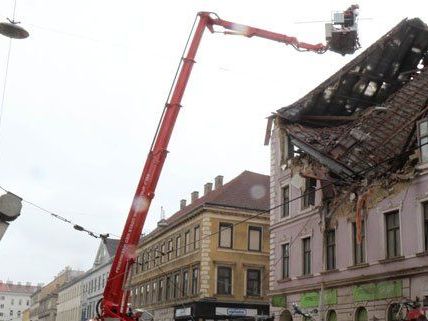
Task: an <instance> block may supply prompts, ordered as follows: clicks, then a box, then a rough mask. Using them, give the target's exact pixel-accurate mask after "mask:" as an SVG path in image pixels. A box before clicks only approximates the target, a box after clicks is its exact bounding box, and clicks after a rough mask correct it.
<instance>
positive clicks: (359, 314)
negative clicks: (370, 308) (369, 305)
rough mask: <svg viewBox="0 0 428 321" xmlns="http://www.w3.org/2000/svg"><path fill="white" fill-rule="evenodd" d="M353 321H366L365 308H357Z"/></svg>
mask: <svg viewBox="0 0 428 321" xmlns="http://www.w3.org/2000/svg"><path fill="white" fill-rule="evenodd" d="M355 321H368V317H367V310H366V308H363V307H359V308H358V309H357V311H356V312H355Z"/></svg>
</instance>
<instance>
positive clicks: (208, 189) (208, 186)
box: [204, 183, 213, 195]
mask: <svg viewBox="0 0 428 321" xmlns="http://www.w3.org/2000/svg"><path fill="white" fill-rule="evenodd" d="M212 190H213V183H206V184H205V185H204V195H207V194H208V193H209V192H211V191H212Z"/></svg>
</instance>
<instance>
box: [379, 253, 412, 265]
mask: <svg viewBox="0 0 428 321" xmlns="http://www.w3.org/2000/svg"><path fill="white" fill-rule="evenodd" d="M404 260H405V257H404V255H401V256H397V257H391V258H388V259H383V260H379V261H378V262H379V263H380V264H388V263H392V262H399V261H404Z"/></svg>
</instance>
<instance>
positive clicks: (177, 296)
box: [129, 171, 269, 321]
mask: <svg viewBox="0 0 428 321" xmlns="http://www.w3.org/2000/svg"><path fill="white" fill-rule="evenodd" d="M137 254H138V259H137V264H135V267H134V269H133V274H132V276H131V278H130V282H129V287H130V290H131V296H130V302H131V303H132V304H133V306H134V307H142V308H143V309H145V310H146V311H147V312H148V313H149V314H151V315H152V316H153V319H154V320H155V321H167V320H168V321H169V320H173V319H174V320H212V319H239V318H243V317H246V318H250V319H251V318H254V317H256V316H261V315H264V316H267V315H269V304H268V297H267V290H268V282H267V281H268V278H267V277H268V267H269V176H266V175H261V174H257V173H253V172H249V171H244V172H243V173H241V174H240V175H239V176H237V177H236V178H234V179H233V180H231V181H230V182H228V183H227V184H223V177H222V176H217V177H216V178H215V183H214V189H213V184H212V183H207V184H205V186H204V193H203V195H202V196H201V197H199V193H198V192H197V191H195V192H193V193H192V194H191V202H190V204H186V200H181V202H180V210H179V211H178V212H176V213H175V214H173V215H172V216H171V217H169V218H168V219H166V220H165V219H163V220H161V221H160V222H159V224H158V227H157V228H156V229H155V230H154V231H153V232H151V233H149V234H148V235H146V236H145V237H144V238H143V239H142V242H141V245H140V247H139V248H138V250H137Z"/></svg>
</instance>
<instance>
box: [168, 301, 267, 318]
mask: <svg viewBox="0 0 428 321" xmlns="http://www.w3.org/2000/svg"><path fill="white" fill-rule="evenodd" d="M268 317H269V304H245V303H226V302H217V301H196V302H193V303H188V304H184V305H180V306H176V307H175V308H174V319H175V320H177V321H185V320H192V321H210V320H235V321H238V320H261V319H266V318H268Z"/></svg>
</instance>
